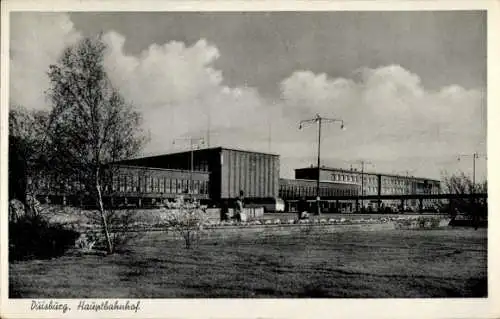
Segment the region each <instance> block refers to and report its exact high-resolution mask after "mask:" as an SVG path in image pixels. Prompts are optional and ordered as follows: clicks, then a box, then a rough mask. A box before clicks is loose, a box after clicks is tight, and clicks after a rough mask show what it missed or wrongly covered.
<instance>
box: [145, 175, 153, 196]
mask: <svg viewBox="0 0 500 319" xmlns="http://www.w3.org/2000/svg"><path fill="white" fill-rule="evenodd" d="M152 184H153V181H152V178H151V176H146V192H147V193H151V192H152V191H153V187H152V186H153V185H152Z"/></svg>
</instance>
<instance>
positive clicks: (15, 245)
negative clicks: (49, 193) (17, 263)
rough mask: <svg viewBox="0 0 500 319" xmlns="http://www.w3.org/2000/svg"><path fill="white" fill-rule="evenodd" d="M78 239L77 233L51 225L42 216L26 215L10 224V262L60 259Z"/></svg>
mask: <svg viewBox="0 0 500 319" xmlns="http://www.w3.org/2000/svg"><path fill="white" fill-rule="evenodd" d="M78 237H79V233H78V232H77V231H75V230H71V229H67V228H65V227H64V226H62V225H53V224H50V223H49V222H47V221H46V220H45V219H44V218H43V217H41V216H40V215H35V216H29V215H24V216H22V217H21V218H18V219H16V220H15V221H11V222H9V260H24V259H48V258H53V257H58V256H61V255H63V254H64V252H65V251H66V250H67V249H68V248H71V247H73V246H74V245H75V240H76V239H77V238H78Z"/></svg>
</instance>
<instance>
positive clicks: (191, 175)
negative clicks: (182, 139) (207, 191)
mask: <svg viewBox="0 0 500 319" xmlns="http://www.w3.org/2000/svg"><path fill="white" fill-rule="evenodd" d="M193 157H194V149H193V140H192V139H191V171H190V174H189V187H188V190H189V196H190V197H192V196H193V194H192V187H193V162H194V160H193Z"/></svg>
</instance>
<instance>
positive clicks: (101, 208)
mask: <svg viewBox="0 0 500 319" xmlns="http://www.w3.org/2000/svg"><path fill="white" fill-rule="evenodd" d="M99 178H100V176H99V168H97V170H96V181H95V182H96V190H97V201H98V203H99V214H100V215H101V222H102V228H103V231H104V235H105V236H106V248H107V250H108V254H112V253H113V243H112V242H111V236H110V235H109V229H108V222H107V220H106V212H105V211H104V203H103V201H102V192H101V183H100V182H99Z"/></svg>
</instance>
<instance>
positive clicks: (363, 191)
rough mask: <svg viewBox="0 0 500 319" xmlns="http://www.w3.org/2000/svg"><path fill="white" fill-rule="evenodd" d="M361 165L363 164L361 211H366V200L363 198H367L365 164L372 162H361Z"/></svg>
mask: <svg viewBox="0 0 500 319" xmlns="http://www.w3.org/2000/svg"><path fill="white" fill-rule="evenodd" d="M358 163H359V164H361V209H363V210H364V207H365V205H364V199H363V196H365V176H364V175H365V164H371V162H368V161H364V160H362V161H359V162H358Z"/></svg>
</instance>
